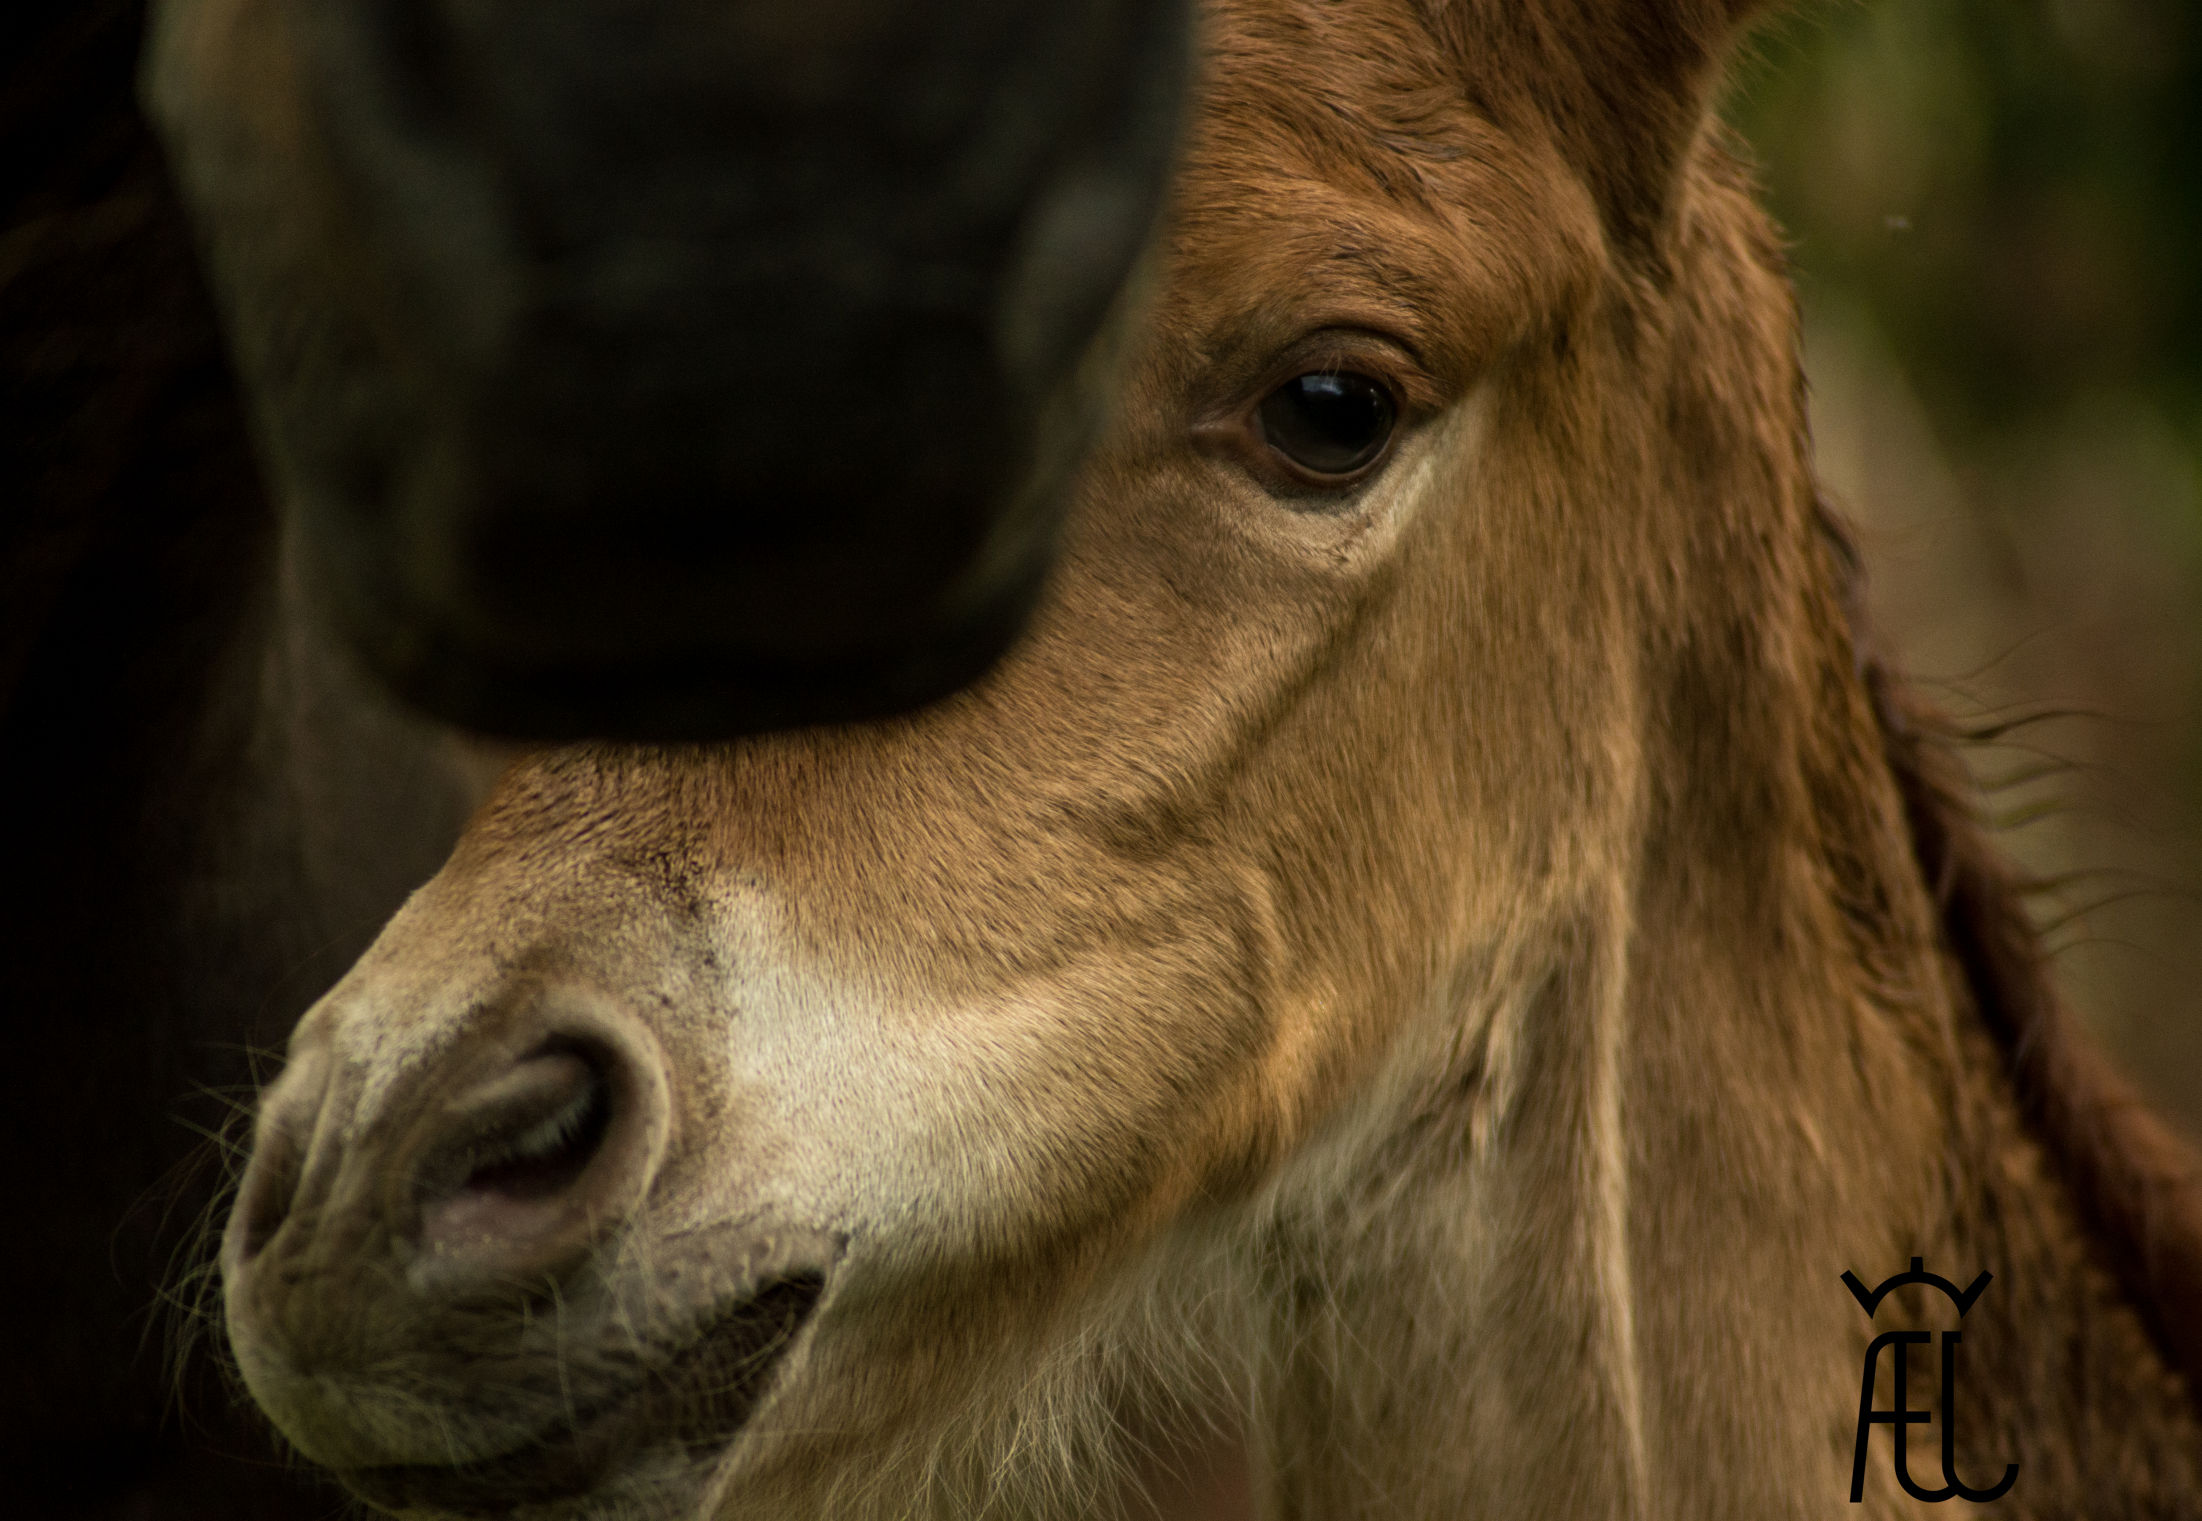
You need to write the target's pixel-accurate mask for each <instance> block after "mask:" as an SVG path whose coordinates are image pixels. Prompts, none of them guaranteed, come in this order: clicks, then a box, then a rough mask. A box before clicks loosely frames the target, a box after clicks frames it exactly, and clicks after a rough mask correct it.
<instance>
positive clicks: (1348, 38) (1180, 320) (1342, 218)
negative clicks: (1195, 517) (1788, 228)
mask: <svg viewBox="0 0 2202 1521" xmlns="http://www.w3.org/2000/svg"><path fill="white" fill-rule="evenodd" d="M1431 9H1432V8H1431V7H1429V6H1426V5H1424V4H1420V3H1416V0H1327V3H1322V4H1302V3H1279V0H1219V3H1216V4H1212V5H1210V6H1209V7H1207V9H1206V11H1205V13H1204V48H1203V62H1202V73H1201V77H1200V83H1199V88H1198V90H1197V92H1196V107H1195V110H1194V112H1193V116H1192V120H1191V122H1190V126H1189V131H1188V137H1187V144H1186V150H1185V154H1184V158H1183V162H1182V166H1181V172H1180V175H1179V179H1178V184H1177V187H1176V192H1175V195H1174V197H1173V201H1172V207H1171V236H1170V239H1169V252H1170V267H1171V270H1172V272H1173V278H1172V280H1171V281H1170V282H1169V285H1168V287H1167V294H1166V298H1165V300H1164V302H1163V305H1162V308H1161V310H1160V312H1159V314H1158V315H1159V317H1160V329H1161V330H1162V331H1163V332H1165V333H1168V334H1171V335H1174V336H1175V337H1179V338H1184V337H1188V336H1190V337H1192V338H1194V340H1195V348H1196V350H1198V351H1201V352H1207V351H1209V350H1210V345H1211V342H1212V341H1213V339H1214V338H1215V336H1216V335H1217V334H1218V332H1219V330H1230V329H1238V330H1239V331H1238V332H1237V336H1239V337H1241V338H1244V339H1247V340H1249V341H1250V342H1252V343H1254V344H1255V345H1256V346H1259V345H1260V344H1261V342H1262V341H1263V339H1264V338H1265V337H1268V338H1273V339H1280V340H1281V339H1283V338H1287V337H1290V336H1294V335H1295V331H1296V330H1297V329H1298V328H1302V327H1305V326H1306V325H1308V322H1309V319H1313V321H1314V322H1315V323H1317V324H1318V325H1319V324H1322V323H1327V322H1335V323H1342V324H1343V325H1349V326H1350V325H1356V321H1357V319H1358V321H1359V323H1360V324H1362V325H1368V326H1374V327H1379V328H1384V329H1387V330H1391V331H1393V332H1395V333H1396V335H1397V336H1399V337H1401V338H1403V339H1405V340H1406V341H1408V342H1409V343H1410V345H1412V346H1413V347H1414V348H1415V349H1416V351H1417V354H1418V357H1420V358H1422V359H1423V360H1424V362H1425V363H1428V364H1429V365H1430V366H1431V367H1432V369H1433V370H1434V371H1435V372H1436V373H1437V374H1438V376H1439V377H1440V378H1452V379H1463V378H1465V377H1466V376H1467V375H1468V374H1470V373H1472V372H1473V371H1474V370H1475V369H1476V368H1477V367H1478V366H1479V364H1480V362H1481V361H1483V360H1485V359H1487V358H1488V357H1489V355H1490V354H1491V353H1492V352H1493V351H1494V349H1496V348H1497V347H1499V346H1501V345H1503V344H1504V343H1506V342H1507V341H1508V340H1509V339H1510V338H1512V337H1513V336H1516V330H1517V329H1518V328H1519V326H1520V325H1521V324H1522V323H1523V322H1524V321H1525V320H1528V319H1529V318H1530V317H1531V314H1534V313H1541V312H1546V311H1549V310H1551V309H1553V308H1554V307H1556V306H1563V305H1567V304H1569V303H1571V302H1572V301H1574V300H1577V299H1579V298H1580V297H1581V296H1582V294H1583V293H1585V292H1586V291H1587V290H1588V289H1589V288H1590V287H1592V286H1593V285H1595V284H1596V283H1597V281H1598V280H1599V278H1600V276H1601V273H1602V272H1603V271H1604V269H1605V268H1606V264H1607V253H1606V249H1605V238H1604V232H1603V229H1602V227H1601V225H1600V219H1599V216H1598V213H1597V211H1596V208H1595V206H1594V204H1593V202H1592V200H1591V198H1590V195H1589V191H1588V188H1587V187H1586V186H1585V184H1584V183H1583V182H1582V180H1581V178H1580V176H1579V175H1578V174H1577V173H1576V172H1575V171H1574V170H1573V169H1572V168H1571V167H1570V166H1569V165H1568V164H1567V163H1566V161H1565V160H1564V159H1563V158H1562V157H1561V155H1560V154H1559V152H1558V150H1557V147H1556V145H1555V144H1554V143H1553V141H1552V140H1551V139H1550V136H1549V134H1548V133H1547V132H1545V131H1544V129H1543V127H1542V126H1541V124H1540V123H1539V122H1538V121H1537V119H1536V118H1535V117H1533V116H1529V115H1524V114H1523V113H1520V112H1515V113H1512V114H1511V115H1510V116H1509V118H1508V120H1507V121H1505V122H1503V123H1502V122H1501V121H1500V120H1499V119H1498V118H1497V117H1496V116H1495V115H1494V114H1493V113H1492V112H1491V111H1489V110H1487V109H1486V108H1485V107H1484V106H1483V105H1482V104H1480V102H1481V101H1483V100H1486V99H1491V98H1496V93H1497V92H1494V91H1493V90H1490V89H1486V88H1485V87H1484V85H1483V83H1482V81H1485V80H1487V79H1488V78H1489V77H1490V76H1492V75H1494V73H1498V74H1503V73H1504V72H1505V71H1506V69H1507V64H1506V61H1505V57H1504V56H1503V53H1502V52H1501V51H1499V50H1497V49H1496V48H1495V47H1494V49H1493V50H1490V51H1486V52H1482V53H1474V54H1470V53H1466V52H1464V51H1463V50H1462V48H1461V47H1460V45H1459V44H1458V42H1457V41H1454V40H1449V39H1448V38H1447V37H1446V36H1444V35H1441V34H1440V32H1439V30H1437V29H1436V27H1435V26H1434V25H1433V24H1432V22H1431V20H1430V18H1429V14H1428V13H1429V12H1430V11H1431ZM1271 324H1275V325H1276V327H1277V332H1276V333H1274V334H1267V333H1265V332H1263V331H1262V330H1263V329H1265V328H1267V327H1268V326H1270V325H1271Z"/></svg>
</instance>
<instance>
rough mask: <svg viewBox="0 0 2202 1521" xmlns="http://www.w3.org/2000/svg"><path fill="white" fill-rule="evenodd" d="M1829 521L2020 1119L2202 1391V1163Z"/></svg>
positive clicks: (1846, 538)
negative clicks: (2069, 979)
mask: <svg viewBox="0 0 2202 1521" xmlns="http://www.w3.org/2000/svg"><path fill="white" fill-rule="evenodd" d="M1817 518H1818V524H1819V528H1820V531H1821V533H1822V534H1823V535H1825V537H1826V538H1827V540H1828V542H1829V544H1830V545H1831V546H1832V549H1833V558H1834V561H1835V564H1836V567H1837V573H1838V575H1839V576H1840V577H1841V580H1842V585H1841V588H1840V590H1841V592H1842V595H1843V601H1844V605H1845V609H1846V611H1847V613H1848V615H1849V622H1850V630H1851V641H1852V648H1853V649H1854V651H1855V652H1856V658H1857V663H1858V670H1859V674H1860V676H1861V677H1862V678H1863V680H1864V682H1865V685H1866V692H1867V695H1868V697H1869V699H1870V701H1871V703H1872V706H1873V712H1874V716H1875V720H1876V722H1877V725H1878V727H1879V729H1880V734H1881V745H1882V752H1883V754H1884V756H1885V757H1886V759H1887V762H1888V767H1889V770H1890V772H1891V773H1892V774H1893V775H1894V777H1895V779H1896V785H1897V789H1898V792H1899V794H1900V795H1901V797H1902V799H1903V804H1904V813H1905V817H1906V821H1907V823H1908V825H1909V827H1910V831H1911V841H1912V852H1913V855H1914V856H1915V858H1916V859H1917V860H1918V863H1919V869H1920V872H1921V874H1922V876H1923V877H1924V878H1925V880H1926V883H1927V887H1928V890H1929V892H1930V893H1931V894H1932V895H1933V899H1934V903H1935V906H1936V908H1937V910H1938V911H1939V915H1940V920H1941V928H1942V939H1943V943H1944V945H1945V946H1946V948H1947V949H1948V951H1949V953H1950V955H1951V956H1952V957H1953V958H1955V960H1956V962H1957V965H1958V968H1959V970H1960V971H1961V972H1962V974H1963V977H1964V981H1965V986H1966V987H1967V989H1968V990H1969V991H1970V994H1971V997H1972V1002H1973V1007H1974V1009H1975V1010H1976V1012H1977V1013H1978V1015H1979V1018H1980V1020H1981V1022H1982V1023H1983V1024H1984V1025H1985V1026H1986V1027H1987V1030H1988V1033H1989V1034H1990V1035H1991V1036H1992V1037H1993V1038H1994V1041H1995V1044H1996V1047H1997V1049H1998V1051H1999V1052H2000V1054H2001V1055H2002V1058H2003V1065H2004V1070H2005V1071H2006V1073H2007V1074H2008V1075H2009V1077H2010V1081H2011V1086H2012V1089H2013V1092H2014V1094H2015V1095H2016V1098H2017V1101H2018V1108H2019V1114H2020V1117H2021V1118H2022V1120H2023V1121H2024V1123H2025V1124H2026V1126H2027V1127H2028V1128H2029V1129H2030V1130H2031V1131H2032V1132H2033V1133H2034V1135H2035V1136H2036V1138H2037V1139H2039V1140H2040V1141H2041V1142H2042V1144H2043V1145H2044V1146H2045V1147H2046V1148H2047V1150H2048V1152H2049V1154H2050V1157H2051V1158H2052V1159H2053V1162H2054V1165H2055V1167H2056V1169H2057V1171H2058V1173H2059V1175H2060V1176H2061V1177H2062V1178H2063V1180H2064V1184H2065V1187H2066V1189H2067V1190H2068V1191H2069V1193H2070V1194H2071V1198H2072V1203H2073V1206H2074V1208H2075V1210H2076V1211H2077V1212H2078V1215H2079V1217H2080V1219H2081V1221H2082V1222H2083V1223H2084V1224H2085V1226H2086V1227H2087V1228H2088V1230H2089V1232H2090V1234H2091V1236H2092V1237H2093V1239H2094V1241H2095V1242H2096V1244H2097V1245H2098V1246H2099V1247H2100V1249H2101V1251H2102V1253H2103V1255H2104V1257H2105V1258H2106V1259H2107V1264H2108V1266H2109V1267H2110V1268H2111V1270H2112V1271H2113V1272H2114V1273H2115V1274H2116V1276H2117V1279H2118V1282H2119V1284H2120V1286H2121V1287H2122V1288H2123V1289H2124V1291H2125V1294H2126V1297H2127V1299H2128V1300H2129V1301H2130V1302H2131V1304H2132V1306H2133V1308H2134V1310H2135V1311H2136V1312H2137V1313H2138V1314H2139V1316H2140V1318H2141V1321H2142V1323H2143V1325H2144V1326H2145V1327H2146V1328H2147V1329H2148V1331H2149V1333H2150V1334H2151V1336H2152V1337H2153V1338H2154V1340H2155V1342H2156V1345H2157V1347H2158V1349H2159V1350H2160V1351H2161V1352H2162V1353H2163V1356H2164V1359H2165V1361H2166V1362H2167V1363H2168V1364H2169V1365H2170V1366H2171V1368H2172V1369H2173V1370H2174V1371H2176V1372H2177V1373H2179V1374H2180V1375H2181V1376H2183V1377H2184V1379H2185V1381H2186V1387H2187V1390H2188V1393H2189V1395H2190V1397H2196V1398H2202V1156H2197V1154H2196V1153H2195V1151H2194V1150H2193V1148H2191V1147H2190V1146H2189V1145H2188V1144H2187V1143H2186V1141H2185V1140H2183V1139H2182V1138H2181V1137H2180V1136H2178V1135H2177V1134H2175V1133H2174V1132H2173V1131H2172V1129H2171V1128H2170V1126H2168V1125H2167V1124H2166V1123H2165V1122H2164V1121H2163V1120H2162V1119H2161V1118H2160V1117H2158V1115H2157V1114H2156V1113H2155V1111H2154V1110H2152V1109H2151V1108H2150V1107H2149V1105H2148V1104H2147V1102H2146V1101H2145V1100H2144V1099H2142V1098H2141V1096H2140V1095H2139V1094H2138V1093H2137V1092H2136V1091H2135V1090H2134V1088H2133V1086H2132V1084H2131V1083H2130V1082H2129V1081H2128V1080H2127V1079H2126V1078H2125V1077H2123V1076H2122V1075H2121V1074H2119V1073H2118V1072H2116V1071H2115V1070H2113V1069H2112V1067H2111V1066H2110V1064H2109V1062H2108V1061H2106V1060H2105V1059H2104V1057H2103V1055H2102V1054H2101V1052H2100V1051H2099V1050H2098V1049H2097V1048H2096V1047H2095V1045H2094V1043H2093V1042H2092V1041H2091V1040H2090V1039H2089V1038H2088V1037H2087V1035H2086V1033H2085V1032H2084V1031H2083V1030H2082V1029H2081V1028H2080V1025H2079V1022H2078V1020H2077V1019H2076V1017H2075V1016H2074V1014H2073V1012H2072V1010H2071V1008H2070V1006H2069V1005H2068V1004H2067V1003H2066V1002H2065V1001H2064V999H2063V997H2062V996H2061V995H2060V994H2059V993H2058V991H2057V987H2056V984H2055V981H2054V979H2053V978H2052V977H2051V975H2050V969H2049V965H2048V958H2047V955H2046V953H2045V952H2044V949H2043V946H2042V941H2041V934H2040V931H2039V930H2038V929H2037V928H2036V927H2035V924H2034V922H2033V920H2032V918H2031V917H2030V916H2029V915H2028V914H2027V911H2026V905H2025V893H2026V891H2027V887H2028V883H2027V881H2026V879H2025V878H2024V877H2023V876H2022V875H2021V874H2020V873H2019V872H2017V871H2016V870H2015V869H2014V868H2013V867H2012V866H2011V864H2010V863H2009V862H2008V861H2007V860H2006V859H2005V858H2004V857H2003V856H2002V854H2001V853H2000V852H1999V851H1997V850H1996V848H1995V847H1994V846H1993V844H1991V842H1990V840H1989V838H1988V831H1987V828H1986V826H1985V825H1984V824H1983V822H1982V820H1981V817H1980V814H1979V810H1978V808H1977V807H1976V805H1975V802H1974V797H1975V787H1974V784H1973V782H1972V779H1971V777H1970V775H1969V774H1968V773H1967V771H1966V769H1965V765H1964V762H1963V760H1962V759H1961V757H1960V753H1959V751H1960V747H1961V746H1962V745H1963V743H1964V742H1965V741H1966V738H1967V736H1966V734H1965V733H1964V732H1963V731H1962V730H1961V729H1960V728H1959V727H1958V726H1957V725H1956V724H1954V723H1953V722H1951V720H1950V719H1949V718H1948V717H1947V716H1946V715H1944V714H1943V713H1941V712H1940V711H1938V710H1937V709H1935V708H1934V707H1933V706H1932V705H1931V704H1929V703H1927V702H1926V701H1925V700H1924V699H1922V698H1921V697H1919V696H1918V694H1917V693H1915V692H1913V691H1911V690H1910V689H1909V687H1908V686H1907V685H1906V683H1905V682H1904V681H1903V680H1902V679H1901V678H1900V677H1899V676H1898V675H1897V673H1896V672H1895V671H1894V670H1892V668H1891V667H1890V665H1889V664H1888V662H1887V661H1886V660H1884V659H1883V658H1882V656H1881V655H1880V653H1879V651H1878V649H1877V648H1876V646H1875V643H1874V641H1873V638H1872V631H1871V627H1870V624H1869V621H1868V619H1867V617H1866V614H1865V606H1864V589H1865V579H1866V577H1865V569H1864V561H1863V559H1862V558H1861V556H1860V555H1859V553H1858V549H1857V546H1856V544H1855V542H1854V541H1853V539H1852V537H1851V533H1850V530H1849V528H1848V527H1847V525H1846V524H1845V523H1844V522H1843V521H1842V519H1841V517H1840V516H1839V515H1838V514H1837V513H1836V512H1835V511H1834V510H1833V508H1831V507H1830V506H1829V505H1828V503H1827V502H1826V500H1825V499H1824V498H1823V499H1821V500H1820V502H1819V504H1818V510H1817Z"/></svg>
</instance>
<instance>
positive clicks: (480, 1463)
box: [336, 1270, 827, 1521]
mask: <svg viewBox="0 0 2202 1521" xmlns="http://www.w3.org/2000/svg"><path fill="white" fill-rule="evenodd" d="M826 1287H827V1275H826V1273H825V1272H823V1271H812V1270H804V1271H799V1272H793V1273H790V1274H788V1275H787V1276H783V1277H779V1278H775V1279H773V1280H771V1281H769V1282H766V1283H763V1284H761V1285H759V1286H757V1287H756V1288H755V1289H754V1291H752V1292H749V1293H746V1294H744V1295H743V1296H741V1297H740V1298H739V1299H737V1300H736V1301H734V1302H732V1303H730V1304H728V1305H726V1306H725V1307H724V1308H723V1309H721V1310H720V1311H719V1312H718V1313H716V1314H715V1315H713V1316H711V1317H710V1318H709V1319H708V1320H707V1321H706V1322H704V1323H703V1324H702V1325H701V1326H700V1327H699V1328H698V1329H697V1330H696V1331H695V1332H694V1333H693V1335H692V1336H691V1337H690V1338H689V1339H687V1340H686V1341H685V1344H683V1345H681V1346H679V1347H678V1348H670V1349H666V1350H665V1351H664V1352H663V1353H661V1354H660V1355H657V1356H650V1355H647V1354H645V1355H641V1356H637V1357H635V1358H633V1359H632V1360H631V1361H629V1362H628V1364H627V1366H625V1367H624V1368H622V1369H621V1371H620V1372H618V1373H616V1374H612V1375H603V1374H599V1375H598V1376H597V1377H595V1378H594V1379H593V1380H591V1381H589V1382H588V1383H586V1384H584V1383H583V1382H582V1381H581V1380H580V1379H579V1378H576V1380H575V1387H574V1388H573V1390H572V1397H571V1398H572V1409H571V1413H570V1415H569V1416H568V1418H567V1419H565V1420H563V1421H561V1422H560V1423H559V1424H558V1426H557V1427H556V1428H555V1429H553V1430H550V1431H546V1432H545V1433H543V1434H542V1435H540V1436H539V1437H537V1438H535V1439H533V1440H530V1441H527V1442H524V1443H522V1444H520V1445H518V1446H515V1447H513V1448H510V1449H508V1450H506V1451H503V1452H499V1453H496V1454H494V1455H491V1456H487V1457H480V1458H472V1459H469V1460H468V1461H465V1462H460V1463H452V1464H436V1463H402V1464H381V1465H361V1466H355V1467H348V1468H341V1469H339V1470H337V1473H336V1477H337V1478H338V1479H339V1480H341V1481H342V1483H343V1484H344V1486H345V1487H346V1488H347V1489H349V1490H351V1491H352V1492H353V1493H354V1494H356V1495H358V1496H359V1497H360V1498H361V1499H363V1500H365V1501H367V1502H368V1503H369V1504H371V1505H374V1506H376V1507H378V1508H379V1509H383V1510H389V1511H395V1512H398V1513H400V1514H404V1515H407V1516H423V1517H426V1516H448V1517H465V1518H470V1521H472V1518H488V1517H492V1516H494V1517H501V1518H526V1521H562V1518H567V1517H574V1518H578V1517H581V1516H585V1515H587V1516H595V1515H603V1514H606V1513H613V1514H617V1515H620V1516H626V1517H637V1518H640V1517H659V1516H664V1517H674V1516H685V1515H691V1514H693V1513H694V1512H695V1511H696V1509H697V1508H698V1506H699V1504H700V1503H701V1501H702V1499H703V1497H704V1493H705V1491H706V1489H707V1488H708V1486H709V1484H710V1482H711V1480H712V1478H713V1477H714V1475H715V1474H716V1473H717V1471H718V1470H719V1468H720V1466H721V1464H722V1461H723V1459H724V1457H725V1455H726V1453H727V1451H728V1449H729V1448H730V1447H731V1446H732V1445H733V1444H734V1442H735V1441H736V1439H737V1438H739V1436H740V1435H741V1433H742V1431H743V1430H744V1429H745V1428H746V1427H747V1426H748V1424H749V1422H750V1419H751V1418H752V1416H754V1415H755V1414H756V1412H757V1410H758V1409H759V1408H760V1407H761V1406H762V1405H763V1403H764V1402H765V1401H766V1400H767V1399H768V1398H769V1396H770V1395H771V1393H772V1391H773V1389H774V1388H775V1386H776V1385H777V1383H778V1382H779V1381H780V1380H781V1378H782V1377H783V1375H784V1373H785V1372H786V1370H787V1367H788V1365H789V1364H790V1363H793V1362H796V1361H799V1360H800V1358H801V1356H802V1348H803V1346H804V1345H805V1342H806V1337H805V1334H804V1333H805V1331H806V1330H807V1329H808V1327H809V1325H810V1322H811V1320H812V1318H813V1316H814V1314H815V1313H816V1311H817V1309H818V1305H819V1303H820V1301H821V1300H822V1299H823V1298H824V1296H825V1291H826Z"/></svg>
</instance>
